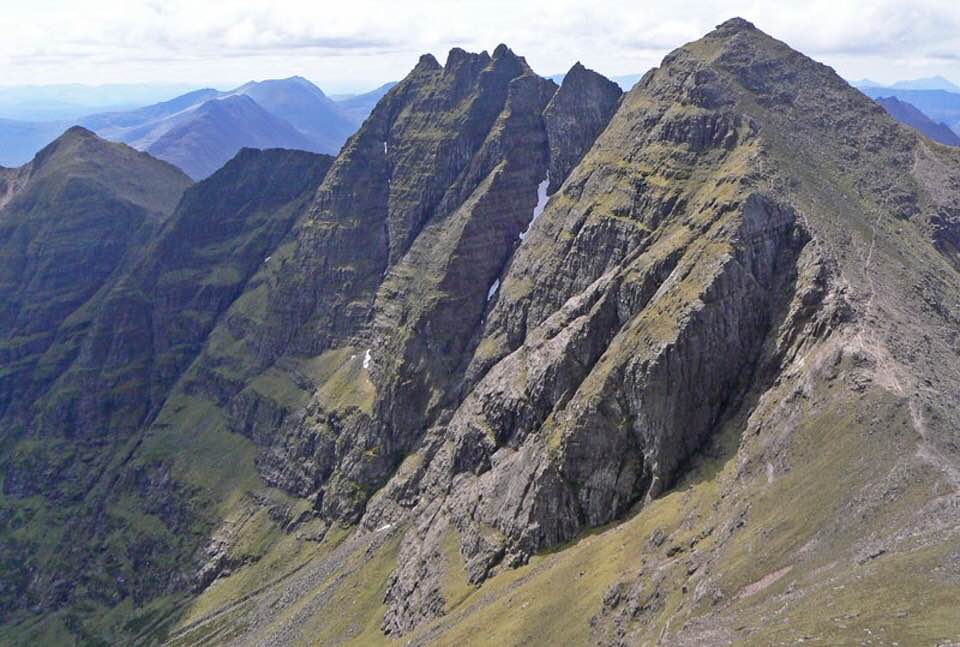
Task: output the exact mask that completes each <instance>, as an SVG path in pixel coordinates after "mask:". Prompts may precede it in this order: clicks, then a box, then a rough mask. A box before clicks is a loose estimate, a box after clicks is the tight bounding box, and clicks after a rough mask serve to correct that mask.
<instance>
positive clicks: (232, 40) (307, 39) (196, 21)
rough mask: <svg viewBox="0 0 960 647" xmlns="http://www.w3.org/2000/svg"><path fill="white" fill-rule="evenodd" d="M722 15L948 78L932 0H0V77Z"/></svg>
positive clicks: (395, 66)
mask: <svg viewBox="0 0 960 647" xmlns="http://www.w3.org/2000/svg"><path fill="white" fill-rule="evenodd" d="M734 15H741V16H743V17H745V18H747V19H749V20H752V21H753V22H755V23H756V24H757V25H758V26H759V27H760V28H762V29H764V30H765V31H767V32H768V33H770V34H772V35H774V36H776V37H778V38H781V39H782V40H785V41H787V42H788V43H790V44H791V45H793V46H794V47H797V48H798V49H801V50H802V51H804V52H806V53H808V54H810V55H812V56H814V57H816V58H818V59H820V60H823V61H824V62H827V63H828V64H831V65H834V66H835V67H837V68H838V71H840V72H841V73H842V74H844V75H846V76H864V75H870V76H873V77H879V79H878V80H881V81H886V80H892V79H894V78H896V77H899V76H910V75H917V74H921V73H923V74H932V73H940V74H945V75H947V76H952V77H953V78H954V79H955V80H957V81H960V61H958V60H957V55H956V53H957V52H960V7H958V6H956V5H955V3H949V2H942V1H940V0H920V1H914V2H910V3H904V2H902V1H901V2H894V1H892V0H881V1H875V2H862V1H860V2H853V1H851V0H790V1H787V0H784V1H782V2H776V3H772V2H760V1H759V0H734V1H732V2H726V3H724V6H723V7H718V6H717V3H715V2H707V1H705V0H696V1H683V0H671V1H664V0H659V1H656V2H643V3H628V2H622V1H617V2H615V1H612V0H593V1H591V2H587V1H579V0H578V1H575V0H528V1H520V0H517V1H514V2H506V1H502V0H489V1H485V2H482V1H479V0H465V1H460V2H452V1H451V2H446V1H438V0H434V1H431V0H408V1H406V2H400V1H396V2H383V1H378V0H345V1H338V2H323V1H319V2H318V1H317V0H310V1H300V0H296V1H294V0H286V1H282V0H281V1H276V0H275V1H273V2H270V1H269V0H220V1H218V2H202V1H198V0H139V1H138V0H85V1H84V2H73V1H69V0H32V1H30V2H20V1H18V0H0V25H4V26H5V27H4V29H3V33H4V38H3V39H0V79H2V82H3V83H6V84H13V83H28V82H67V81H79V82H85V83H95V82H133V81H184V80H189V81H194V82H198V83H202V82H207V83H209V82H220V83H221V84H229V83H232V82H239V81H242V80H246V79H249V78H264V77H277V76H286V75H290V74H304V75H305V76H308V77H309V78H312V79H313V80H315V81H317V82H319V83H321V84H323V85H325V86H326V87H331V88H333V89H334V90H336V89H337V88H345V87H347V86H355V87H364V86H372V85H375V84H376V83H378V82H381V81H386V80H390V79H396V78H399V77H401V76H402V75H403V74H404V73H406V71H407V70H408V69H409V68H410V67H411V66H412V65H413V64H414V63H415V61H416V58H417V56H418V55H419V54H420V53H422V52H425V51H430V52H433V53H434V54H435V55H436V56H437V57H438V58H439V59H440V60H443V58H444V56H445V53H446V50H447V49H449V47H451V46H454V45H458V46H461V47H464V48H467V49H473V50H478V49H491V48H493V47H494V46H496V44H497V43H499V42H506V43H507V44H509V45H510V46H511V47H512V48H513V49H514V50H515V51H517V52H518V53H520V54H523V55H525V56H526V57H527V59H528V60H529V61H530V63H531V64H532V65H533V66H534V68H535V69H536V70H537V71H539V72H541V73H543V74H550V73H556V72H562V71H564V70H565V69H567V68H568V67H569V66H570V65H571V64H572V63H573V62H574V61H575V60H582V61H583V62H584V64H586V65H588V66H590V67H594V68H595V69H598V70H600V71H602V72H604V73H607V74H627V73H639V72H643V71H645V70H646V69H647V68H649V67H651V66H653V65H656V64H657V63H658V62H659V60H660V59H661V58H662V57H663V55H664V54H666V53H667V52H668V51H670V50H671V49H673V48H674V47H676V46H679V45H681V44H682V43H684V42H686V41H689V40H693V39H695V38H697V37H699V36H700V35H702V34H703V33H705V32H706V31H708V30H709V29H711V28H712V27H713V26H714V25H715V24H717V23H719V22H721V21H723V20H725V19H726V18H729V17H732V16H734Z"/></svg>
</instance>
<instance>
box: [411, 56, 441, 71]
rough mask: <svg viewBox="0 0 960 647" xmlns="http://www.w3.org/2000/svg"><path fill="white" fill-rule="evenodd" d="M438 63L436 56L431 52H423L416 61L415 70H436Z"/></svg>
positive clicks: (438, 66) (438, 67)
mask: <svg viewBox="0 0 960 647" xmlns="http://www.w3.org/2000/svg"><path fill="white" fill-rule="evenodd" d="M440 67H441V66H440V63H439V62H438V61H437V59H436V57H435V56H434V55H433V54H424V55H422V56H421V57H420V60H418V61H417V65H416V67H414V68H413V69H415V70H438V69H440Z"/></svg>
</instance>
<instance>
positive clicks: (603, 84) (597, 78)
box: [543, 61, 623, 194]
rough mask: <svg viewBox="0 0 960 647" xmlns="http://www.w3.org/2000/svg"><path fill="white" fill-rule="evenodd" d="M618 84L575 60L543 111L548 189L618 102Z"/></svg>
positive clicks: (570, 166) (566, 171)
mask: <svg viewBox="0 0 960 647" xmlns="http://www.w3.org/2000/svg"><path fill="white" fill-rule="evenodd" d="M622 94H623V91H622V90H621V89H620V86H619V85H617V84H616V83H614V82H613V81H611V80H609V79H608V78H606V77H605V76H603V75H602V74H598V73H597V72H594V71H593V70H591V69H588V68H586V67H584V66H583V64H581V63H580V62H579V61H577V62H576V63H575V64H574V65H573V67H571V68H570V71H569V72H567V73H566V75H565V76H564V77H563V84H562V85H561V86H560V89H559V90H557V93H556V94H555V95H554V96H553V98H552V99H551V100H550V103H549V105H547V107H546V109H545V110H544V111H543V119H544V123H545V124H546V127H547V138H548V140H549V142H550V184H549V186H548V187H547V192H548V193H551V194H552V193H553V192H555V191H556V190H557V189H559V188H560V185H561V184H563V181H564V180H565V179H566V178H567V175H568V174H569V173H570V170H571V169H573V167H574V166H576V165H577V163H578V162H579V161H580V159H581V158H582V157H583V155H584V153H586V152H587V149H589V148H590V146H591V145H592V144H593V142H594V140H595V139H596V138H597V135H599V134H600V132H601V131H602V130H603V129H604V127H606V125H607V123H608V122H609V121H610V118H611V117H612V116H613V113H614V112H615V111H616V109H617V105H619V102H620V95H622Z"/></svg>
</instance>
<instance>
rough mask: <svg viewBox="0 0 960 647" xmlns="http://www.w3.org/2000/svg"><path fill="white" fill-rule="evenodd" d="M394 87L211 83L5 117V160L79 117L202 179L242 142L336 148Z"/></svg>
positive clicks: (23, 156)
mask: <svg viewBox="0 0 960 647" xmlns="http://www.w3.org/2000/svg"><path fill="white" fill-rule="evenodd" d="M390 87H392V84H387V85H384V86H381V87H380V88H377V89H376V90H374V91H372V92H370V93H367V94H360V95H355V96H351V97H348V98H345V99H344V100H342V101H340V102H338V101H334V100H333V99H331V98H329V97H327V96H326V95H325V94H324V93H323V91H322V90H321V89H320V88H318V87H317V86H316V85H314V84H313V83H311V82H310V81H308V80H306V79H304V78H302V77H291V78H288V79H275V80H267V81H260V82H250V83H246V84H244V85H242V86H240V87H238V88H235V89H233V90H230V91H226V92H222V91H219V90H215V89H212V88H207V89H200V90H194V91H191V92H188V93H186V94H182V95H180V96H177V97H175V98H173V99H170V100H168V101H163V102H160V103H155V104H152V105H148V106H146V107H142V108H137V109H133V110H122V111H111V112H101V113H97V114H92V115H88V116H85V117H81V118H79V119H76V120H72V121H17V120H3V119H0V165H4V166H16V165H19V164H22V163H24V162H26V161H27V160H29V159H30V158H31V157H32V156H33V155H34V154H35V153H36V152H37V151H38V150H40V148H42V147H43V146H45V145H46V144H47V143H49V142H50V141H52V140H53V139H54V138H56V137H57V136H58V135H59V134H60V133H61V132H63V131H64V130H65V129H66V128H67V127H69V126H71V125H74V124H79V125H81V126H83V127H85V128H88V129H90V130H92V131H94V132H96V133H97V134H98V135H100V136H101V137H104V138H106V139H109V140H112V141H118V142H123V143H126V144H129V145H131V146H133V147H134V148H136V149H138V150H142V151H146V152H149V153H150V154H152V155H154V156H155V157H157V158H159V159H162V160H165V161H168V162H170V163H172V164H174V165H176V166H178V167H179V168H181V169H183V170H184V171H185V172H186V173H187V174H188V175H190V176H191V177H192V178H194V179H202V178H205V177H207V176H209V175H210V174H212V173H213V172H214V171H216V170H217V169H219V168H220V167H221V166H223V164H224V163H226V161H227V160H229V159H230V158H232V157H233V156H234V155H235V154H236V153H237V151H239V150H240V149H241V148H244V147H248V148H292V149H300V150H306V151H311V152H315V153H332V154H335V153H337V152H338V151H339V150H340V147H341V146H342V145H343V143H344V142H345V141H346V140H347V138H348V137H349V136H350V135H351V134H352V133H353V132H354V131H355V130H356V129H357V127H359V125H360V124H361V123H362V122H363V120H364V119H365V118H366V117H367V115H368V114H369V113H370V111H371V110H372V108H373V106H374V105H375V104H376V102H377V101H378V100H379V99H380V98H381V97H382V96H383V95H384V94H386V92H387V91H388V90H389V89H390Z"/></svg>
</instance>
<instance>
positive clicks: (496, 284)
mask: <svg viewBox="0 0 960 647" xmlns="http://www.w3.org/2000/svg"><path fill="white" fill-rule="evenodd" d="M499 287H500V279H497V280H496V281H494V282H493V285H491V286H490V289H489V290H487V301H489V300H490V299H492V298H493V295H494V294H496V293H497V288H499Z"/></svg>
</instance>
